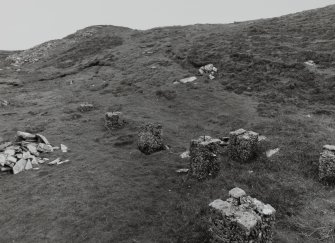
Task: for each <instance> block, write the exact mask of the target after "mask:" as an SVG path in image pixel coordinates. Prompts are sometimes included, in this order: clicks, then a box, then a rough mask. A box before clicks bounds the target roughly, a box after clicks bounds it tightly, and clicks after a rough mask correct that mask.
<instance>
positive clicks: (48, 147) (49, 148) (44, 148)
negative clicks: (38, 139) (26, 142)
mask: <svg viewBox="0 0 335 243" xmlns="http://www.w3.org/2000/svg"><path fill="white" fill-rule="evenodd" d="M37 150H38V151H40V152H43V153H52V152H53V151H54V147H52V146H51V145H50V144H44V143H39V144H38V146H37Z"/></svg>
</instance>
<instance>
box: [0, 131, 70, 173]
mask: <svg viewBox="0 0 335 243" xmlns="http://www.w3.org/2000/svg"><path fill="white" fill-rule="evenodd" d="M63 146H65V145H63ZM63 150H64V147H63ZM50 152H53V147H52V145H50V143H49V142H48V140H47V139H46V138H45V137H44V136H43V135H41V134H31V133H27V132H20V131H18V132H17V137H16V139H15V142H13V143H12V142H7V143H3V144H1V145H0V171H12V172H13V174H18V173H20V172H22V171H24V170H31V169H33V168H36V167H38V166H39V164H43V163H45V162H46V161H48V159H47V158H40V157H39V156H40V153H50ZM57 162H58V163H59V162H61V163H60V164H62V163H66V162H68V161H67V160H65V161H60V160H59V161H56V163H57Z"/></svg>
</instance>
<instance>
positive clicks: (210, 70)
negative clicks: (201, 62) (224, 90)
mask: <svg viewBox="0 0 335 243" xmlns="http://www.w3.org/2000/svg"><path fill="white" fill-rule="evenodd" d="M217 71H218V69H217V68H216V67H214V65H213V64H207V65H205V66H202V67H201V68H200V69H199V73H200V74H201V75H205V74H208V77H209V78H210V79H211V80H213V79H215V76H214V75H215V74H216V73H217Z"/></svg>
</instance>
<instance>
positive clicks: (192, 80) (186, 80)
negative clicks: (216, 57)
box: [179, 76, 197, 84]
mask: <svg viewBox="0 0 335 243" xmlns="http://www.w3.org/2000/svg"><path fill="white" fill-rule="evenodd" d="M195 80H197V77H194V76H193V77H189V78H183V79H181V80H179V82H181V83H183V84H186V83H191V82H194V81H195Z"/></svg>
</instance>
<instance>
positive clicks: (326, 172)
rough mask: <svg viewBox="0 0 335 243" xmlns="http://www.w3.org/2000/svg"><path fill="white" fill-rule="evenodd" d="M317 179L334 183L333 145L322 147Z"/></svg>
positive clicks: (334, 154) (334, 159)
mask: <svg viewBox="0 0 335 243" xmlns="http://www.w3.org/2000/svg"><path fill="white" fill-rule="evenodd" d="M319 179H320V180H321V181H331V182H335V145H325V146H323V151H322V153H321V156H320V159H319Z"/></svg>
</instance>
